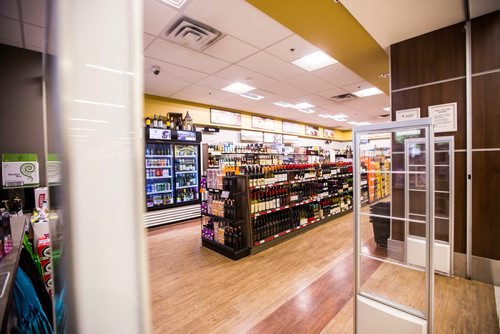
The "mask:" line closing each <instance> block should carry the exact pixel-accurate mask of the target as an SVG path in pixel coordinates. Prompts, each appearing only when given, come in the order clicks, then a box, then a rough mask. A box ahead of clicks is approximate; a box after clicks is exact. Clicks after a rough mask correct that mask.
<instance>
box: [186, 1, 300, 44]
mask: <svg viewBox="0 0 500 334" xmlns="http://www.w3.org/2000/svg"><path fill="white" fill-rule="evenodd" d="M184 13H185V14H186V15H188V16H190V17H192V18H194V19H197V20H200V21H202V22H204V23H206V24H208V25H211V26H213V27H214V28H216V29H218V30H220V31H222V33H224V34H229V35H232V36H234V37H236V38H238V39H240V40H242V41H244V42H246V43H249V44H251V45H253V46H255V47H258V48H260V49H262V48H265V47H267V46H269V45H271V44H273V43H276V42H278V41H280V40H282V39H284V38H286V37H288V36H290V35H292V32H291V31H290V30H288V29H287V28H285V27H284V26H282V25H281V24H279V23H278V22H276V21H275V20H273V19H272V18H270V17H269V16H267V15H265V14H263V13H262V12H261V11H259V10H258V9H256V8H255V7H253V6H252V5H250V4H249V3H247V2H246V1H243V0H210V1H206V0H195V1H193V2H192V3H191V4H190V5H189V6H188V7H187V8H186V9H185V11H184Z"/></svg>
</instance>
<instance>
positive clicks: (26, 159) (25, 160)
mask: <svg viewBox="0 0 500 334" xmlns="http://www.w3.org/2000/svg"><path fill="white" fill-rule="evenodd" d="M37 160H38V156H37V155H36V154H3V155H2V184H3V186H4V188H18V187H37V186H38V185H39V183H40V176H39V165H38V161H37Z"/></svg>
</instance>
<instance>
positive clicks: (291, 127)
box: [281, 121, 300, 133]
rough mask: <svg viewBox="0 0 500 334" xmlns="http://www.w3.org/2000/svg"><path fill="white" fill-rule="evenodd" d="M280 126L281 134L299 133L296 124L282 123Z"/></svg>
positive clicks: (298, 127)
mask: <svg viewBox="0 0 500 334" xmlns="http://www.w3.org/2000/svg"><path fill="white" fill-rule="evenodd" d="M281 126H282V128H283V132H290V133H300V125H299V124H297V123H291V122H286V121H283V123H282V124H281Z"/></svg>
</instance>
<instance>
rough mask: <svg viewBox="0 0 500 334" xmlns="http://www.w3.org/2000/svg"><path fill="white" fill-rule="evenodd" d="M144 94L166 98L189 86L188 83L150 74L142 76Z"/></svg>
mask: <svg viewBox="0 0 500 334" xmlns="http://www.w3.org/2000/svg"><path fill="white" fill-rule="evenodd" d="M144 82H145V89H144V90H145V93H147V94H152V95H158V96H164V97H168V96H170V95H172V94H174V93H176V92H178V91H180V90H181V89H183V88H186V87H187V86H189V85H190V83H188V82H184V81H180V80H175V79H171V78H168V77H160V76H156V75H154V74H152V73H149V74H146V75H145V76H144Z"/></svg>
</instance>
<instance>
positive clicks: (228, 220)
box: [201, 211, 245, 224]
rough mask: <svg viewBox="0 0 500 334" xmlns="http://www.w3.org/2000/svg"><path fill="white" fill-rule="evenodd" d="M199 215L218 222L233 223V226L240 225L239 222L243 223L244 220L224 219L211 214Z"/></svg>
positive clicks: (203, 213)
mask: <svg viewBox="0 0 500 334" xmlns="http://www.w3.org/2000/svg"><path fill="white" fill-rule="evenodd" d="M201 214H202V215H203V216H207V217H210V218H213V219H217V220H220V221H225V222H229V223H233V224H237V223H241V222H244V221H245V220H244V219H236V218H225V217H221V216H217V215H213V214H211V213H208V212H203V211H202V212H201Z"/></svg>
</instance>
